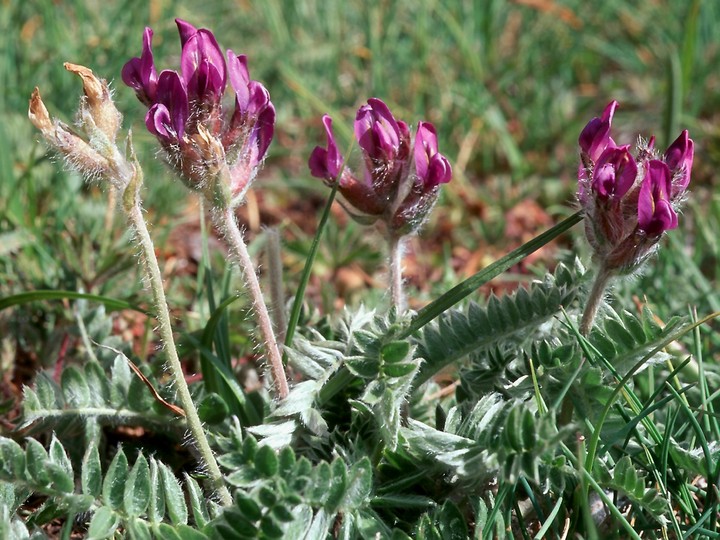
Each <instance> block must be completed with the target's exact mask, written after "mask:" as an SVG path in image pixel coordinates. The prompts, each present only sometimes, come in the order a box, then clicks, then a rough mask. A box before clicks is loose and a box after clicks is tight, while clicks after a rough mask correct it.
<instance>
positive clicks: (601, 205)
mask: <svg viewBox="0 0 720 540" xmlns="http://www.w3.org/2000/svg"><path fill="white" fill-rule="evenodd" d="M616 108H617V102H615V101H613V102H612V103H610V104H609V105H608V106H607V107H606V108H605V111H604V112H603V115H602V116H601V117H599V118H593V119H592V120H590V122H588V124H587V125H586V126H585V128H584V129H583V131H582V133H581V134H580V138H579V141H578V142H579V145H580V159H581V165H580V169H579V171H578V199H579V201H580V204H581V205H582V208H583V210H584V211H585V233H586V236H587V238H588V241H589V242H590V245H591V246H592V248H593V251H594V256H595V258H596V260H597V261H598V263H599V264H601V265H602V266H603V267H604V268H605V269H606V270H607V271H611V272H616V273H620V274H624V273H629V272H632V271H633V270H635V269H637V267H638V266H639V265H640V264H642V262H643V261H644V260H645V259H647V257H648V256H649V255H651V254H652V253H653V251H654V249H655V246H656V245H657V242H658V240H659V239H660V237H661V236H662V234H663V233H664V232H665V231H668V230H670V229H674V228H676V227H677V225H678V217H677V214H678V211H679V207H680V205H681V204H682V202H683V200H684V196H685V190H686V188H687V186H688V184H689V183H690V173H691V170H692V164H693V153H694V144H693V141H692V139H690V138H689V136H688V132H687V131H683V132H682V133H681V134H680V136H679V137H678V138H677V139H676V140H675V141H674V142H673V143H672V144H671V145H670V146H669V147H668V148H667V150H665V152H664V153H660V152H659V151H658V150H656V149H655V138H654V137H652V138H650V140H649V141H644V140H642V139H640V140H639V143H638V144H637V146H636V149H635V154H634V155H633V154H632V153H631V152H630V145H629V144H627V145H618V144H616V143H615V141H614V140H613V139H612V137H611V136H610V128H611V124H612V119H613V115H614V113H615V109H616Z"/></svg>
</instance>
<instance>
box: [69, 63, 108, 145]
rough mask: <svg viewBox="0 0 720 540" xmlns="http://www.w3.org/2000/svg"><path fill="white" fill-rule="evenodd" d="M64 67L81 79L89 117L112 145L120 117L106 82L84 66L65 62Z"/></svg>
mask: <svg viewBox="0 0 720 540" xmlns="http://www.w3.org/2000/svg"><path fill="white" fill-rule="evenodd" d="M64 65H65V69H67V70H68V71H70V72H71V73H75V74H77V75H78V76H79V77H80V78H81V79H82V82H83V91H84V92H85V97H86V105H87V108H88V111H89V113H90V116H91V117H92V119H93V122H94V123H95V126H97V128H98V129H99V130H100V131H102V132H103V133H104V134H105V136H106V137H107V138H108V141H109V142H110V143H114V142H115V139H116V137H117V134H118V131H119V130H120V125H121V124H122V115H121V114H120V111H118V110H117V108H116V107H115V103H114V102H113V100H112V97H111V95H110V89H109V88H108V85H107V82H106V81H104V80H103V79H98V78H97V77H96V76H95V75H94V74H93V72H92V70H91V69H89V68H86V67H85V66H79V65H77V64H71V63H70V62H65V64H64Z"/></svg>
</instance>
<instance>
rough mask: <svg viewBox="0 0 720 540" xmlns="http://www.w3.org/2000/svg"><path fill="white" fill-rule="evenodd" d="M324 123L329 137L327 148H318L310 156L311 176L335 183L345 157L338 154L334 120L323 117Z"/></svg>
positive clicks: (326, 116)
mask: <svg viewBox="0 0 720 540" xmlns="http://www.w3.org/2000/svg"><path fill="white" fill-rule="evenodd" d="M322 123H323V125H324V126H325V134H326V135H327V148H322V147H320V146H316V147H315V149H314V150H313V151H312V154H310V160H309V161H308V166H309V167H310V174H312V175H313V176H314V177H316V178H323V179H324V180H329V181H334V180H335V179H336V178H337V176H338V175H339V174H340V170H341V169H342V166H343V157H342V155H340V152H338V148H337V144H336V142H335V135H334V134H333V130H332V118H330V116H328V115H327V114H326V115H324V116H323V117H322Z"/></svg>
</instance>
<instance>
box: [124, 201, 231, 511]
mask: <svg viewBox="0 0 720 540" xmlns="http://www.w3.org/2000/svg"><path fill="white" fill-rule="evenodd" d="M127 215H128V219H129V221H130V225H131V226H132V228H133V229H134V230H135V232H136V233H137V238H138V241H139V243H140V247H141V248H142V255H143V259H144V262H145V271H146V273H147V277H148V280H149V281H150V288H151V289H152V294H153V299H154V301H155V309H156V310H157V320H158V325H159V328H160V337H161V339H162V341H163V344H164V346H165V352H166V354H167V361H168V366H169V368H170V373H171V374H172V377H173V381H174V383H175V386H176V387H177V393H178V399H179V400H180V404H181V405H182V408H183V410H184V411H185V418H186V420H187V425H188V429H189V430H190V433H191V435H192V437H193V440H194V442H195V445H196V449H197V451H198V453H199V454H200V458H201V459H202V461H203V462H204V465H205V467H206V472H207V474H208V475H209V477H210V482H211V484H212V487H213V489H214V490H216V492H217V494H218V496H219V498H220V501H221V503H222V504H223V505H224V506H230V505H231V504H232V503H233V500H232V496H231V495H230V492H229V491H228V489H227V487H226V486H225V483H224V482H223V476H222V473H221V472H220V467H219V466H218V464H217V461H216V460H215V456H214V455H213V452H212V449H211V448H210V443H209V442H208V439H207V437H206V436H205V432H204V431H203V427H202V423H201V422H200V417H199V416H198V413H197V409H196V408H195V404H194V403H193V400H192V396H191V395H190V389H189V388H188V385H187V382H186V381H185V375H184V374H183V371H182V366H181V365H180V358H179V357H178V353H177V347H176V346H175V338H174V337H173V333H172V325H171V324H170V311H169V310H168V305H167V300H166V299H165V290H164V289H163V283H162V275H161V273H160V267H159V265H158V260H157V257H156V256H155V247H154V246H153V242H152V239H151V238H150V233H149V232H148V229H147V224H146V223H145V219H144V218H143V214H142V209H141V208H140V202H139V199H137V198H136V201H135V204H133V205H132V206H131V207H130V208H128V209H127Z"/></svg>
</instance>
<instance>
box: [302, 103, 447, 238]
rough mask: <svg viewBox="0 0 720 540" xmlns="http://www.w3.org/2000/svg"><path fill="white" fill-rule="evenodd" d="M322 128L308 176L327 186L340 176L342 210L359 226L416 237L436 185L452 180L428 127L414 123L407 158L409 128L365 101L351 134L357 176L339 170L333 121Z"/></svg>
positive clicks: (340, 160) (379, 105)
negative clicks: (359, 163)
mask: <svg viewBox="0 0 720 540" xmlns="http://www.w3.org/2000/svg"><path fill="white" fill-rule="evenodd" d="M323 124H324V126H325V133H326V136H327V144H326V146H325V147H320V146H318V147H316V148H315V149H314V150H313V152H312V154H311V155H310V159H309V161H308V166H309V167H310V173H311V174H312V175H313V176H315V177H317V178H322V179H324V180H325V181H327V182H328V183H332V182H334V181H335V180H336V179H337V178H338V176H339V180H338V182H339V184H338V189H339V191H340V193H341V194H342V195H343V198H344V201H345V208H346V209H347V210H348V212H349V213H350V215H351V216H353V217H354V218H355V219H357V220H358V221H360V222H362V223H368V224H369V223H373V222H375V221H377V220H381V221H383V222H384V223H385V224H386V226H387V227H388V228H389V230H390V232H391V233H392V234H393V235H395V236H402V235H404V234H408V233H411V232H415V231H417V229H418V228H419V227H420V226H421V225H422V223H423V221H424V220H425V218H426V217H427V215H428V214H429V212H430V210H431V209H432V207H433V205H434V203H435V201H436V200H437V196H438V191H439V186H440V184H445V183H447V182H449V181H450V178H451V176H452V168H451V166H450V163H449V161H448V160H447V158H446V157H445V156H443V155H442V154H440V153H439V152H438V142H437V133H436V132H435V128H434V127H433V125H432V124H430V123H429V122H419V123H418V127H417V131H416V134H415V140H414V144H413V145H412V146H413V149H412V152H411V142H412V138H411V136H410V129H409V128H408V125H407V124H406V123H405V122H403V121H401V120H397V119H396V118H395V117H394V116H393V114H392V113H391V112H390V109H389V108H388V107H387V105H386V104H385V103H384V102H383V101H381V100H379V99H377V98H371V99H369V100H368V102H367V104H366V105H363V106H362V107H360V109H359V110H358V112H357V115H356V117H355V124H354V133H355V138H356V139H357V142H358V146H359V147H360V150H361V152H362V155H363V165H364V167H363V170H362V171H361V173H360V174H359V175H358V176H356V175H355V174H354V173H353V172H352V171H351V170H350V169H349V168H347V167H344V164H345V160H344V158H343V156H342V155H341V154H340V153H339V151H338V147H337V143H336V142H335V136H334V134H333V131H332V119H331V118H330V117H329V116H327V115H325V116H323ZM411 156H412V157H411ZM343 167H344V168H343ZM341 171H342V172H341Z"/></svg>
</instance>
